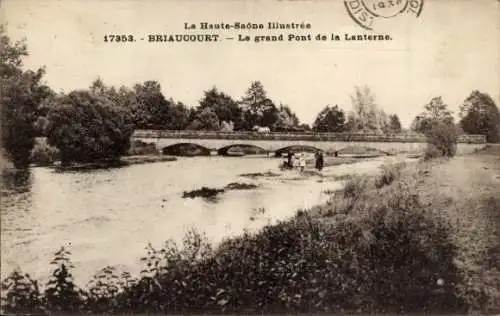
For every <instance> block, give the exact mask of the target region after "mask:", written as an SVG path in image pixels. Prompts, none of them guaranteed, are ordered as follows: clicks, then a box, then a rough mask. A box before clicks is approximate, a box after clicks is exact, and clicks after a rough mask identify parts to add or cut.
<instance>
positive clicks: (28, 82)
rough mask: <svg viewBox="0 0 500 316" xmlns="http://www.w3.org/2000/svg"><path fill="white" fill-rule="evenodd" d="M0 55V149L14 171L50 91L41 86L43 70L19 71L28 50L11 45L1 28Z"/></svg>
mask: <svg viewBox="0 0 500 316" xmlns="http://www.w3.org/2000/svg"><path fill="white" fill-rule="evenodd" d="M0 52H1V54H0V89H1V90H0V107H1V140H2V147H3V148H4V149H5V152H6V154H7V157H8V158H9V159H10V160H11V161H12V162H13V164H14V167H16V168H25V167H27V166H28V164H29V157H30V154H31V150H32V149H33V146H34V144H35V136H36V129H35V126H34V123H35V121H36V120H37V116H38V115H37V111H38V108H39V106H40V104H42V102H43V101H44V100H45V99H46V98H47V97H49V96H50V95H51V90H50V89H49V88H48V87H47V86H44V85H42V83H41V81H42V77H43V75H44V74H45V70H44V69H43V68H41V69H38V70H36V71H31V70H27V71H24V70H23V69H22V66H23V62H22V59H23V57H25V56H28V51H27V47H26V45H25V43H24V42H16V43H11V41H10V38H9V37H8V36H7V35H6V30H5V26H3V25H0Z"/></svg>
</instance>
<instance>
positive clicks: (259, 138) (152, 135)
mask: <svg viewBox="0 0 500 316" xmlns="http://www.w3.org/2000/svg"><path fill="white" fill-rule="evenodd" d="M133 138H134V139H139V140H142V141H147V142H153V143H155V144H156V146H157V147H158V148H159V149H163V148H166V147H169V146H173V145H177V144H194V145H197V146H202V147H204V148H206V149H209V150H211V151H218V152H219V154H221V153H223V152H224V151H226V150H228V149H230V148H231V146H238V145H240V146H245V147H249V146H255V147H258V148H260V149H262V150H264V151H267V152H276V151H278V150H280V149H283V148H285V147H288V146H307V147H313V148H316V149H318V150H322V151H324V152H334V151H337V150H340V149H342V148H345V147H349V146H354V145H356V146H364V147H370V148H375V149H378V150H382V151H385V152H388V153H398V152H418V151H422V150H423V149H424V148H425V147H426V145H427V143H426V138H425V136H424V135H421V134H394V135H369V134H353V133H256V132H206V131H156V130H137V131H135V133H134V135H133ZM458 143H459V144H458V149H457V152H458V154H463V153H469V152H472V151H474V150H475V149H477V148H480V147H482V146H484V144H485V143H486V139H485V136H484V135H461V136H460V138H459V141H458Z"/></svg>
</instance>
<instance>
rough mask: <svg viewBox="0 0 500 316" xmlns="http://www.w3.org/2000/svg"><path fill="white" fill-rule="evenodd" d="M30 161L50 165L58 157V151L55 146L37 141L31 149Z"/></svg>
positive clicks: (40, 164)
mask: <svg viewBox="0 0 500 316" xmlns="http://www.w3.org/2000/svg"><path fill="white" fill-rule="evenodd" d="M30 159H31V162H32V163H34V164H36V165H39V166H50V165H53V164H54V162H56V161H58V160H59V159H60V152H59V150H58V149H57V148H56V147H53V146H49V145H48V144H47V143H45V142H43V143H37V144H36V145H35V147H34V148H33V150H32V151H31V158H30Z"/></svg>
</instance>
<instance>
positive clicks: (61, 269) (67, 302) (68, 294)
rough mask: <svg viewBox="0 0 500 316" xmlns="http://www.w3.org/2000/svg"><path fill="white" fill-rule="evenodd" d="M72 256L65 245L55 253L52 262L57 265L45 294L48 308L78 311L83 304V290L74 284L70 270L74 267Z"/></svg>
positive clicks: (59, 310)
mask: <svg viewBox="0 0 500 316" xmlns="http://www.w3.org/2000/svg"><path fill="white" fill-rule="evenodd" d="M70 256H71V253H70V252H69V251H68V250H67V249H65V248H64V247H61V249H60V250H59V251H57V252H56V253H55V254H54V259H53V261H52V262H51V264H52V265H54V266H55V269H54V271H53V272H52V277H51V278H50V280H49V282H48V283H47V287H46V289H45V295H44V296H45V300H46V302H45V304H46V307H47V309H48V310H51V311H58V312H62V311H64V312H76V311H78V310H79V309H80V308H81V307H82V306H81V305H83V304H82V303H83V295H82V291H81V290H79V289H78V288H77V286H76V285H75V284H74V281H73V275H72V274H71V272H70V270H71V269H72V268H73V265H72V263H71V260H70Z"/></svg>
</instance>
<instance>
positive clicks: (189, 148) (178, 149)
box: [162, 143, 212, 156]
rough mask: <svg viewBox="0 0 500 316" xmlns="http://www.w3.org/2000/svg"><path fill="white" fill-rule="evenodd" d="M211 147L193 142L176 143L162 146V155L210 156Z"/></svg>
mask: <svg viewBox="0 0 500 316" xmlns="http://www.w3.org/2000/svg"><path fill="white" fill-rule="evenodd" d="M211 151H212V150H211V149H210V148H207V147H205V146H201V145H198V144H195V143H176V144H173V145H170V146H166V147H163V149H162V152H163V154H164V155H172V156H210V153H211Z"/></svg>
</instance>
